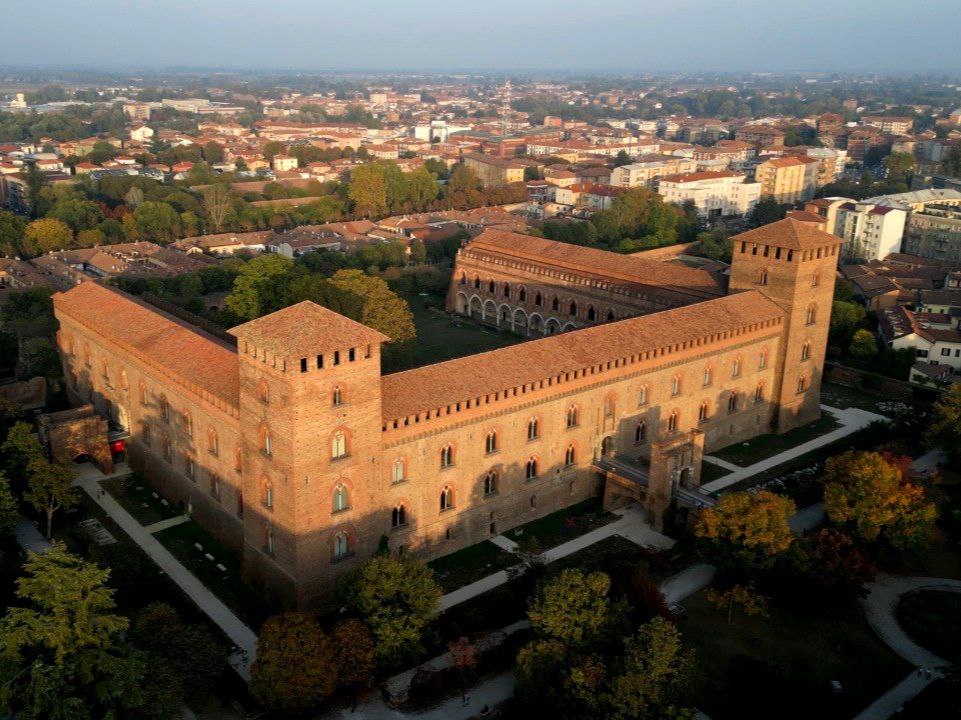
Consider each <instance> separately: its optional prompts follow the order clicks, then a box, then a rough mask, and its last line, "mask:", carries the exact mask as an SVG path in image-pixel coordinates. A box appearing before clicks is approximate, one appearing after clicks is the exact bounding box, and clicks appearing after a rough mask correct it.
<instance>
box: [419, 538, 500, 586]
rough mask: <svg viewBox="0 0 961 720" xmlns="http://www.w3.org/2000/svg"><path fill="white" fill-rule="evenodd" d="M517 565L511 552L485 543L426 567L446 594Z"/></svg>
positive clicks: (438, 559) (432, 561) (452, 554)
mask: <svg viewBox="0 0 961 720" xmlns="http://www.w3.org/2000/svg"><path fill="white" fill-rule="evenodd" d="M516 563H517V558H516V557H514V556H513V555H512V554H511V553H509V552H507V551H506V550H501V549H500V548H499V547H497V546H496V545H495V544H494V543H492V542H490V541H489V540H485V541H484V542H480V543H477V544H476V545H470V546H469V547H465V548H464V549H463V550H458V551H457V552H455V553H451V554H450V555H445V556H444V557H440V558H437V559H436V560H431V561H430V562H429V563H427V567H429V568H430V569H431V570H433V571H434V574H435V575H436V578H437V582H438V583H440V586H441V587H442V588H443V589H444V592H445V593H449V592H451V591H452V590H456V589H457V588H459V587H463V586H464V585H469V584H470V583H472V582H474V581H476V580H480V579H481V578H483V577H487V576H488V575H492V574H493V573H496V572H497V571H498V570H504V569H505V568H508V567H510V566H511V565H515V564H516Z"/></svg>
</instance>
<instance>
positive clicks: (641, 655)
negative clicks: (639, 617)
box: [607, 618, 694, 720]
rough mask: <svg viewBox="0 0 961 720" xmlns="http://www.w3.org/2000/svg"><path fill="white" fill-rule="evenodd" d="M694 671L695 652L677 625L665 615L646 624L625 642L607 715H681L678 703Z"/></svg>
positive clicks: (613, 680) (625, 717)
mask: <svg viewBox="0 0 961 720" xmlns="http://www.w3.org/2000/svg"><path fill="white" fill-rule="evenodd" d="M693 672H694V655H693V653H692V652H691V651H690V650H687V649H685V648H684V646H683V644H682V643H681V635H680V633H679V632H678V631H677V628H676V627H675V626H674V625H672V624H671V623H670V622H669V621H668V620H665V619H664V618H654V619H653V620H651V621H650V622H648V623H646V624H644V625H642V626H641V627H640V628H639V629H638V631H637V633H636V634H635V635H634V636H633V637H629V638H628V639H627V640H626V641H625V642H624V659H623V660H622V661H621V663H620V668H619V671H618V672H617V674H616V675H615V676H614V678H613V679H612V681H611V690H610V696H609V697H610V700H609V702H610V707H611V712H610V714H608V715H607V717H612V718H620V719H622V720H630V719H632V718H642V717H645V718H646V717H650V718H655V717H660V718H668V717H674V718H677V717H678V713H682V714H683V715H689V713H690V711H689V710H685V709H682V708H680V707H678V706H677V703H678V701H679V700H680V697H681V695H682V693H683V691H684V690H685V689H686V688H687V687H688V686H689V684H690V682H691V678H692V676H693Z"/></svg>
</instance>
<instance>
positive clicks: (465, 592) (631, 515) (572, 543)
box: [440, 505, 674, 612]
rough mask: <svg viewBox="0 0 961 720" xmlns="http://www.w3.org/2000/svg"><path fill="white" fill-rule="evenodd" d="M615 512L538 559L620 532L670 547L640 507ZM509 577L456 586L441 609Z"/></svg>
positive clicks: (643, 542) (554, 556) (500, 575)
mask: <svg viewBox="0 0 961 720" xmlns="http://www.w3.org/2000/svg"><path fill="white" fill-rule="evenodd" d="M614 512H615V513H617V514H619V515H620V516H621V517H620V518H618V519H617V520H615V521H613V522H609V523H608V524H607V525H602V526H601V527H599V528H595V529H594V530H591V531H590V532H588V533H584V534H583V535H580V536H578V537H576V538H573V539H572V540H568V541H567V542H566V543H563V544H561V545H558V546H557V547H554V548H551V549H550V550H546V551H545V552H544V553H542V554H541V558H542V559H543V560H544V562H547V563H552V562H554V561H555V560H559V559H560V558H563V557H567V556H568V555H572V554H574V553H576V552H577V551H578V550H583V549H584V548H587V547H590V546H591V545H594V544H595V543H598V542H600V541H601V540H604V539H606V538H609V537H611V536H613V535H620V536H621V537H624V538H627V539H628V540H630V541H632V542H634V543H637V544H638V545H642V546H644V547H656V548H665V549H666V548H670V547H673V545H674V540H673V539H671V538H669V537H668V536H667V535H662V534H661V533H659V532H657V531H656V530H654V529H653V528H652V527H651V526H650V524H649V523H648V521H647V516H646V514H645V513H644V511H643V510H641V509H640V508H639V507H636V506H633V505H632V506H628V507H626V508H621V509H619V510H615V511H614ZM505 540H506V538H505ZM515 544H516V543H515ZM505 549H506V548H505ZM508 577H509V576H508V573H507V571H506V570H501V571H499V572H496V573H494V574H492V575H488V576H487V577H483V578H481V579H480V580H478V581H476V582H473V583H471V584H469V585H464V586H463V587H460V588H457V589H456V590H454V591H453V592H449V593H447V594H446V595H444V596H443V597H442V598H441V600H440V611H441V612H443V611H445V610H449V609H450V608H452V607H454V606H455V605H459V604H460V603H462V602H466V601H467V600H470V599H471V598H475V597H477V596H478V595H481V594H483V593H485V592H487V591H489V590H493V589H494V588H496V587H500V586H501V585H503V584H504V583H506V582H507V580H508Z"/></svg>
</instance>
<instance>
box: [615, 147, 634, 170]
mask: <svg viewBox="0 0 961 720" xmlns="http://www.w3.org/2000/svg"><path fill="white" fill-rule="evenodd" d="M630 164H631V156H630V155H628V154H627V151H626V150H621V151H619V152H618V153H617V155H616V156H615V158H614V167H621V166H622V165H630Z"/></svg>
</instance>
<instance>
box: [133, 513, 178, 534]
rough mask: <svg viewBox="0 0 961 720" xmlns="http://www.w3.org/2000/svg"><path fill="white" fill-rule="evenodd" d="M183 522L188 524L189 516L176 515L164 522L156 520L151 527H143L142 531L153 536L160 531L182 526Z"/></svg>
mask: <svg viewBox="0 0 961 720" xmlns="http://www.w3.org/2000/svg"><path fill="white" fill-rule="evenodd" d="M185 522H190V516H189V515H186V514H185V515H177V516H175V517H172V518H167V519H166V520H158V521H157V522H155V523H152V524H151V525H144V528H143V529H144V530H146V531H147V532H148V533H150V534H151V535H153V534H154V533H158V532H160V531H161V530H166V529H167V528H172V527H177V526H178V525H183V524H184V523H185Z"/></svg>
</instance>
